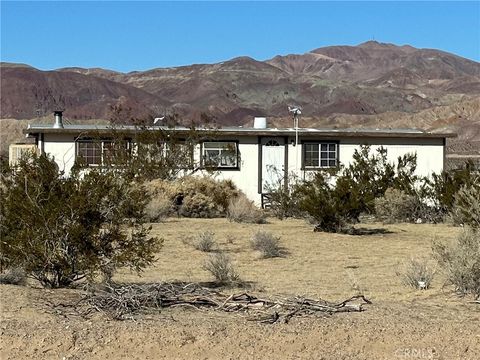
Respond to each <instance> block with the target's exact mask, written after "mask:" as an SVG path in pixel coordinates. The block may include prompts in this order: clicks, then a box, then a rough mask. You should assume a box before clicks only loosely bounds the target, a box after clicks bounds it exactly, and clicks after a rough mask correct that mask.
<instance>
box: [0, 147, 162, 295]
mask: <svg viewBox="0 0 480 360" xmlns="http://www.w3.org/2000/svg"><path fill="white" fill-rule="evenodd" d="M0 183H1V186H0V219H1V222H0V224H1V225H0V237H1V239H2V241H1V243H0V246H1V247H0V250H1V254H0V259H1V261H2V264H1V265H2V267H7V268H15V267H20V268H22V269H24V270H25V272H26V274H27V275H28V276H30V277H32V278H34V279H36V280H38V281H39V282H40V283H41V284H42V285H44V286H47V287H63V286H68V285H71V284H72V283H74V282H76V281H79V280H81V279H89V280H93V279H94V278H95V277H96V275H99V274H103V275H105V276H107V277H111V276H112V275H113V272H114V271H115V269H117V268H118V267H123V266H127V267H130V268H131V269H132V270H135V271H137V272H139V271H141V270H142V269H144V268H145V267H146V266H148V265H150V264H151V263H152V262H153V260H154V254H155V253H156V251H157V250H158V248H159V245H160V242H159V240H158V239H157V238H155V237H150V236H149V231H150V229H149V228H147V227H145V226H144V220H145V216H144V215H145V214H144V210H145V205H146V203H147V201H148V194H147V193H146V192H145V190H144V189H143V187H142V186H132V185H131V184H130V183H129V182H127V181H125V180H123V179H122V178H120V177H117V176H115V174H114V173H113V172H101V171H96V170H94V169H92V170H91V171H89V172H86V173H84V174H80V173H78V172H75V171H74V172H72V173H71V174H70V176H69V177H65V176H64V174H63V173H62V172H61V171H59V170H58V167H57V165H56V163H55V161H54V160H53V159H52V158H49V157H47V156H45V155H41V156H38V155H32V157H31V158H25V159H22V160H21V161H20V163H19V164H18V166H17V167H16V168H15V169H11V168H3V167H2V173H1V176H0Z"/></svg>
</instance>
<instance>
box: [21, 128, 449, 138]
mask: <svg viewBox="0 0 480 360" xmlns="http://www.w3.org/2000/svg"><path fill="white" fill-rule="evenodd" d="M144 130H163V131H176V132H179V133H185V132H189V131H192V129H190V128H186V127H175V128H172V127H164V126H155V127H148V128H138V127H134V126H129V125H127V126H120V127H111V126H95V125H92V126H91V127H88V126H87V127H75V126H71V127H64V128H53V127H51V126H49V125H45V126H43V125H37V126H35V125H33V126H31V125H29V126H28V128H26V129H23V131H22V132H23V134H26V135H27V136H28V135H35V134H41V133H43V134H76V135H81V134H85V135H87V134H89V135H93V134H106V133H111V132H112V131H117V132H126V133H135V132H141V131H144ZM195 131H198V132H201V133H205V132H214V133H216V134H218V135H228V136H232V135H235V136H294V135H295V133H296V131H295V129H294V128H280V129H277V128H267V129H256V128H242V127H238V128H218V129H217V128H197V129H195ZM298 135H299V136H302V137H310V138H311V137H325V138H337V137H350V138H351V137H368V138H454V137H457V134H456V133H453V132H438V133H436V132H427V131H423V130H419V129H381V128H380V129H361V128H358V129H352V128H348V129H314V128H300V129H298Z"/></svg>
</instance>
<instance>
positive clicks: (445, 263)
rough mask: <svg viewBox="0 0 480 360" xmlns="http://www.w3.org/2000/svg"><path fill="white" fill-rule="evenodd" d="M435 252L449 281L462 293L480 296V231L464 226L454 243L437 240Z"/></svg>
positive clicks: (434, 247) (434, 246)
mask: <svg viewBox="0 0 480 360" xmlns="http://www.w3.org/2000/svg"><path fill="white" fill-rule="evenodd" d="M433 252H434V255H435V257H436V258H437V260H438V262H439V264H440V265H441V266H442V268H443V269H444V270H445V272H446V274H447V278H448V281H449V282H450V283H451V284H452V285H453V286H454V287H455V290H456V291H457V292H458V293H460V294H462V295H466V294H473V295H474V296H475V297H476V298H477V299H478V298H480V231H479V230H478V229H477V230H475V229H471V228H468V227H466V228H464V229H463V231H462V233H461V234H460V235H459V236H458V237H457V239H456V241H455V242H454V243H453V244H445V243H439V242H436V243H434V245H433Z"/></svg>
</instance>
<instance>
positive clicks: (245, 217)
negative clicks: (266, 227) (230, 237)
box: [227, 194, 266, 224]
mask: <svg viewBox="0 0 480 360" xmlns="http://www.w3.org/2000/svg"><path fill="white" fill-rule="evenodd" d="M227 218H228V219H229V220H230V221H235V222H238V223H251V224H264V223H265V221H266V215H265V213H264V212H263V210H261V209H259V208H258V207H257V206H255V204H254V203H253V201H250V200H249V199H247V197H246V196H245V195H243V194H242V195H239V196H237V197H236V198H234V199H232V200H230V204H229V205H228V210H227Z"/></svg>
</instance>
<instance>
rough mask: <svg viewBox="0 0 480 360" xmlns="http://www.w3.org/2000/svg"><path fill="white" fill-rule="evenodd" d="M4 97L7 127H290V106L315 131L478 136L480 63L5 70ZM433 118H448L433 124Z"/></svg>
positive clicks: (420, 54) (346, 61) (345, 57)
mask: <svg viewBox="0 0 480 360" xmlns="http://www.w3.org/2000/svg"><path fill="white" fill-rule="evenodd" d="M1 92H2V96H1V108H0V109H1V113H0V116H1V118H16V119H31V118H36V117H39V116H44V115H45V114H47V113H49V112H50V111H52V110H53V109H54V108H58V107H63V108H65V109H66V112H65V115H66V117H67V118H71V119H89V118H103V119H111V118H116V119H119V120H121V121H128V120H129V119H130V118H131V117H147V116H159V115H163V114H164V113H169V114H174V113H176V114H178V115H179V118H180V119H182V120H184V121H190V120H196V121H200V119H204V118H205V114H206V115H208V117H211V118H214V119H216V121H217V122H218V123H220V124H244V123H247V122H248V121H251V119H252V116H254V115H266V116H268V117H270V118H271V119H272V120H273V121H277V122H282V121H287V119H288V117H289V114H288V112H287V105H288V104H296V105H300V106H302V108H303V113H304V115H305V116H304V125H305V126H308V125H312V124H323V125H329V126H367V125H371V124H375V125H376V126H389V127H396V126H399V125H409V126H417V127H423V126H428V127H432V128H437V127H438V128H445V127H448V128H451V129H454V130H459V131H460V132H462V131H463V129H464V128H465V127H466V128H468V129H469V130H468V133H469V134H473V133H477V134H478V131H477V132H475V130H472V129H470V128H471V127H473V128H476V127H477V126H478V123H479V121H480V118H479V116H480V115H479V114H478V111H474V110H469V109H470V108H471V107H472V106H473V107H475V104H476V103H477V102H478V101H479V99H480V63H478V62H475V61H471V60H468V59H464V58H461V57H459V56H456V55H453V54H449V53H446V52H443V51H439V50H431V49H416V48H413V47H411V46H408V45H407V46H396V45H392V44H383V43H378V42H374V41H369V42H366V43H363V44H360V45H358V46H330V47H324V48H319V49H315V50H312V51H310V52H308V53H305V54H301V55H286V56H276V57H274V58H272V59H269V60H266V61H257V60H254V59H252V58H249V57H239V58H235V59H231V60H229V61H225V62H221V63H217V64H201V65H191V66H182V67H174V68H158V69H152V70H148V71H141V72H138V71H136V72H130V73H120V72H115V71H111V70H106V69H98V68H97V69H83V68H64V69H58V70H55V71H40V70H37V69H34V68H32V67H29V66H25V65H18V64H5V63H4V64H2V67H1ZM458 104H464V107H466V108H467V109H466V110H465V109H464V110H461V111H460V113H462V114H463V115H461V116H465V117H462V118H459V117H457V114H458V113H459V110H458V109H459V106H460V105H458ZM465 104H467V105H465ZM472 104H473V105H472ZM460 108H461V106H460ZM429 111H431V112H432V111H433V113H435V114H438V116H437V115H436V116H437V117H438V118H435V117H431V118H430V117H429V120H428V121H426V120H424V118H423V116H424V115H425V116H426V114H430V113H429ZM420 114H423V115H420ZM405 119H408V121H407V120H405ZM474 137H478V135H475V136H474Z"/></svg>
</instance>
